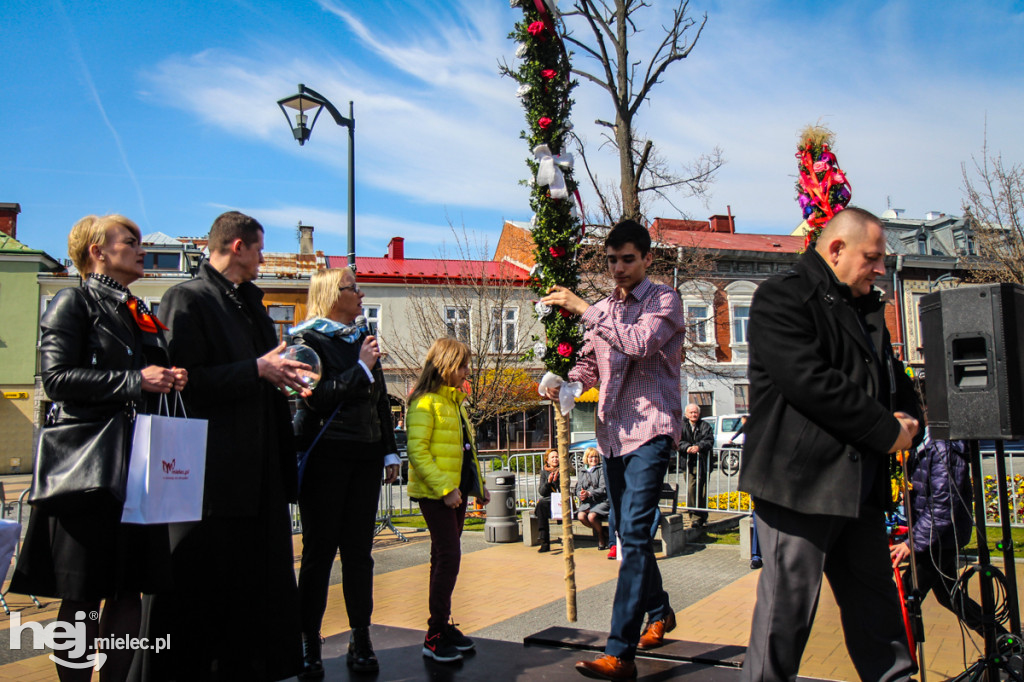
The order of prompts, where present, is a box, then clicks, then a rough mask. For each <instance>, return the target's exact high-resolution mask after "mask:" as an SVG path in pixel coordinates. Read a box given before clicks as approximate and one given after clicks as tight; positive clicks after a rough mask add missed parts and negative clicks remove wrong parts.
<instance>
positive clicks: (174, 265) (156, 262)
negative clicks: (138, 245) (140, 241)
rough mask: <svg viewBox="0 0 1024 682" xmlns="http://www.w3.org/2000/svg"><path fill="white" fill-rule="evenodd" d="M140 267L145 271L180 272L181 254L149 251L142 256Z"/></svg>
mask: <svg viewBox="0 0 1024 682" xmlns="http://www.w3.org/2000/svg"><path fill="white" fill-rule="evenodd" d="M142 267H143V268H145V269H146V270H181V254H180V253H159V252H153V251H150V252H148V253H146V255H145V256H143V263H142Z"/></svg>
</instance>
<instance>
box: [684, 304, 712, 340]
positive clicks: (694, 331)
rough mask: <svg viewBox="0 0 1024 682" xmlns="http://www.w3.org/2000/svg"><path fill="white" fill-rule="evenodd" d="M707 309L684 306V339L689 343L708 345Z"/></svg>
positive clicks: (705, 307)
mask: <svg viewBox="0 0 1024 682" xmlns="http://www.w3.org/2000/svg"><path fill="white" fill-rule="evenodd" d="M709 321H710V317H709V316H708V307H707V306H706V305H687V306H686V338H687V339H688V340H689V341H690V343H708V339H709V336H710V335H709V334H708V322H709Z"/></svg>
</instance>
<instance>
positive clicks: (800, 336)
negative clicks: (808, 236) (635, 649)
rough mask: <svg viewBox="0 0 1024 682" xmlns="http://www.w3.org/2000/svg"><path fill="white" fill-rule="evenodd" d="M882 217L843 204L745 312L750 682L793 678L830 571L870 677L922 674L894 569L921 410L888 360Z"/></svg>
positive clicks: (857, 662)
mask: <svg viewBox="0 0 1024 682" xmlns="http://www.w3.org/2000/svg"><path fill="white" fill-rule="evenodd" d="M885 245H886V242H885V232H884V230H883V228H882V225H881V223H880V222H879V220H878V218H876V217H875V216H873V215H872V214H870V213H868V212H867V211H864V210H862V209H858V208H852V207H851V208H847V209H846V210H844V211H842V212H841V213H839V214H838V215H837V216H836V217H835V218H833V219H832V220H831V221H829V223H828V224H827V225H826V226H825V229H824V230H823V231H822V233H821V236H820V237H819V238H818V241H817V242H816V244H815V245H814V247H813V248H811V249H808V251H807V252H806V253H804V254H803V256H801V258H800V260H799V261H798V262H797V264H796V266H795V267H794V268H793V270H791V271H790V272H788V273H787V274H785V275H781V276H778V277H773V278H771V279H769V280H767V281H766V282H764V283H763V284H762V285H761V286H760V287H759V288H758V290H757V292H756V294H755V295H754V300H753V302H752V304H751V308H750V328H749V332H750V398H751V413H750V419H749V420H748V422H747V427H746V434H747V436H746V440H745V442H744V445H743V466H742V468H741V469H740V481H739V487H740V490H743V491H746V492H748V493H750V495H751V497H752V498H753V499H754V504H755V507H756V509H757V533H758V539H759V540H760V544H761V553H762V556H763V559H764V570H763V571H762V573H761V576H760V580H759V581H758V586H757V605H756V607H755V609H754V616H753V622H752V625H751V634H750V643H749V645H748V648H747V655H746V658H745V660H744V663H743V679H745V680H786V679H790V680H791V679H795V677H796V674H797V670H798V668H799V666H800V658H801V656H802V655H803V650H804V647H805V645H806V644H807V637H808V634H809V633H810V630H811V624H812V622H813V620H814V612H815V609H816V608H817V604H818V594H819V591H820V589H821V577H822V573H823V572H824V574H825V575H826V576H828V579H829V584H830V585H831V587H832V592H833V593H834V594H835V598H836V601H837V602H838V604H839V607H840V611H841V614H842V623H843V632H844V634H845V638H846V644H847V649H848V651H849V653H850V658H851V659H852V660H853V663H854V666H855V667H856V668H857V672H858V673H859V675H860V677H861V679H864V680H905V679H908V678H909V676H910V674H912V673H913V672H914V671H915V667H914V665H913V663H912V661H911V659H910V654H909V651H908V648H907V639H906V634H905V632H904V629H903V622H902V617H901V614H900V605H899V598H898V596H897V592H896V585H895V583H894V582H893V575H892V566H891V565H890V563H889V550H888V541H887V538H886V533H885V525H884V520H883V510H884V509H885V508H886V507H888V506H889V505H891V493H890V487H889V483H888V475H889V460H890V455H889V453H892V452H896V451H897V450H903V449H906V448H909V447H911V445H912V442H913V439H914V437H915V435H916V433H917V430H918V418H919V417H920V414H921V410H920V403H919V402H918V400H917V396H916V394H915V393H914V390H913V386H912V384H911V382H910V380H909V378H908V377H907V376H906V374H905V373H904V370H903V366H902V364H901V363H900V362H899V361H898V360H897V359H896V358H895V357H893V353H892V346H891V344H890V340H889V334H888V332H887V330H886V328H885V316H884V308H885V304H884V302H883V301H882V300H881V299H880V296H879V293H880V292H879V291H878V290H876V289H874V287H873V283H874V280H875V278H876V277H878V276H879V275H884V274H885Z"/></svg>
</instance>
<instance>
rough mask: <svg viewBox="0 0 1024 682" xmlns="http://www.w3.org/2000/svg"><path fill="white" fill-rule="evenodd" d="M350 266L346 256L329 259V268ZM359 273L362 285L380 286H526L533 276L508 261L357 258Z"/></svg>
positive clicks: (329, 257)
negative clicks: (499, 282) (467, 283)
mask: <svg viewBox="0 0 1024 682" xmlns="http://www.w3.org/2000/svg"><path fill="white" fill-rule="evenodd" d="M347 266H348V259H347V258H346V257H345V256H328V257H327V267H330V268H344V267H347ZM356 272H357V273H359V279H360V281H363V282H377V283H381V284H403V283H405V282H417V283H420V284H441V283H444V282H452V281H456V282H457V281H459V280H463V281H480V280H481V279H485V280H503V281H507V282H510V283H513V284H519V285H523V286H525V285H526V284H527V282H529V279H530V273H529V272H528V271H527V270H524V269H523V268H520V267H519V266H517V265H515V264H513V263H509V262H508V261H490V260H442V259H437V258H402V259H394V258H364V257H361V256H356Z"/></svg>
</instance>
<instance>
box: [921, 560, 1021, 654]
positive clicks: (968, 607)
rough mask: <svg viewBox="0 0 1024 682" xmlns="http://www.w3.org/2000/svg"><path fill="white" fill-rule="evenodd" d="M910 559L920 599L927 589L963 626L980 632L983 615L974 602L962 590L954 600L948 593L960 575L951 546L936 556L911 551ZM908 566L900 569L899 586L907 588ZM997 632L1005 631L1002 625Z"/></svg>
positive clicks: (923, 596)
mask: <svg viewBox="0 0 1024 682" xmlns="http://www.w3.org/2000/svg"><path fill="white" fill-rule="evenodd" d="M914 559H915V562H916V564H917V589H918V590H919V591H920V592H921V599H924V598H925V597H927V596H928V591H929V590H932V591H934V592H935V601H937V602H939V603H940V604H942V605H943V606H944V607H946V608H947V609H949V610H950V611H952V612H953V613H954V614H956V616H957V617H958V618H960V619H961V620H962V621H963V622H964V625H966V626H967V627H969V628H970V629H972V630H974V631H975V632H977V633H978V634H979V635H984V634H985V632H984V629H983V626H984V623H985V616H984V613H983V612H982V610H981V606H980V605H979V604H978V602H976V601H974V600H973V599H971V598H970V597H968V596H967V595H966V594H964V593H963V592H961V593H959V594H958V598H957V599H956V600H954V599H953V597H952V596H951V592H952V591H953V584H954V583H955V582H956V579H957V576H958V575H959V574H960V553H959V552H958V551H956V550H953V549H948V550H940V551H938V552H937V556H932V554H931V553H930V552H929V551H927V550H926V551H924V552H915V554H914ZM910 583H911V580H910V566H907V568H906V570H904V571H903V585H904V587H905V588H906V589H907V590H909V589H910ZM996 632H997V634H1005V633H1006V632H1007V631H1006V628H1004V627H1003V626H1001V625H998V624H997V625H996Z"/></svg>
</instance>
